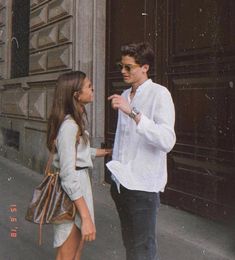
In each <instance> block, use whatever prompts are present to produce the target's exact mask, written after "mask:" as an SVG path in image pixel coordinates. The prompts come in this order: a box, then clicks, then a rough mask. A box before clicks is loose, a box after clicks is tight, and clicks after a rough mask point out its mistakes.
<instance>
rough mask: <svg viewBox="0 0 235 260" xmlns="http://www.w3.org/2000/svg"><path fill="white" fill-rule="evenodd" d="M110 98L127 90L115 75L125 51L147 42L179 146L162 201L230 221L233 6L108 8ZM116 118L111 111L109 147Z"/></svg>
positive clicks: (234, 166)
mask: <svg viewBox="0 0 235 260" xmlns="http://www.w3.org/2000/svg"><path fill="white" fill-rule="evenodd" d="M107 13H108V22H107V70H106V72H107V74H106V78H107V85H106V86H107V89H106V95H107V96H108V95H110V94H112V93H114V92H117V93H121V92H122V90H123V89H124V88H125V86H124V84H123V83H122V81H121V77H120V75H119V74H118V72H117V71H116V69H115V66H114V64H115V62H116V61H117V60H118V58H119V49H120V45H121V44H123V43H125V42H131V41H142V40H145V39H146V40H149V41H150V42H151V43H152V44H153V46H154V48H155V53H156V57H155V58H156V64H155V68H154V71H153V74H152V77H153V79H154V80H156V81H157V82H158V83H160V84H163V85H165V86H166V87H168V89H169V90H170V91H171V93H172V97H173V100H174V103H175V108H176V128H175V129H176V134H177V144H176V145H175V147H174V149H173V151H172V152H171V153H170V154H169V156H168V172H169V179H168V185H167V188H166V191H165V193H164V194H162V201H163V202H164V203H168V204H170V205H174V206H176V207H179V208H181V209H184V210H187V211H190V212H193V213H196V214H198V215H202V216H206V217H209V218H214V219H228V217H229V216H231V214H232V212H233V211H234V208H235V206H234V202H233V201H234V198H235V189H234V187H235V163H234V161H235V121H234V116H235V86H234V84H235V2H234V1H233V0H227V1H223V0H198V1H188V0H177V1H174V0H155V1H130V0H129V1H124V0H123V1H108V10H107ZM116 116H117V115H116V114H115V112H114V111H113V110H112V109H111V108H110V104H108V103H107V106H106V122H105V125H106V140H107V142H108V143H109V144H110V143H112V141H113V138H114V132H115V127H116Z"/></svg>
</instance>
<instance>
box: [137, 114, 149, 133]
mask: <svg viewBox="0 0 235 260" xmlns="http://www.w3.org/2000/svg"><path fill="white" fill-rule="evenodd" d="M150 124H151V122H150ZM148 127H149V119H148V118H147V117H146V116H145V115H143V114H142V113H141V117H140V121H139V123H138V124H137V128H136V130H137V133H140V134H142V133H144V132H145V131H146V129H148Z"/></svg>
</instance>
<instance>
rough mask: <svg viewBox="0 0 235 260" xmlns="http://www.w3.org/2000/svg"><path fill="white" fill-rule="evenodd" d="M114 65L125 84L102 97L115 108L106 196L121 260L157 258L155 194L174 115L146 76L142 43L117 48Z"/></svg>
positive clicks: (161, 183)
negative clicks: (115, 219)
mask: <svg viewBox="0 0 235 260" xmlns="http://www.w3.org/2000/svg"><path fill="white" fill-rule="evenodd" d="M121 55H122V59H121V62H120V63H119V67H120V70H121V73H122V76H123V79H124V82H125V83H127V84H129V85H131V88H129V89H127V90H125V91H124V92H123V94H122V95H117V94H114V95H112V96H110V97H109V98H108V99H109V100H111V102H112V107H113V109H118V123H117V130H116V135H115V142H114V148H113V156H112V161H110V162H108V163H107V167H108V169H109V170H110V171H111V173H112V179H113V180H114V181H113V183H112V185H111V195H112V198H113V200H114V202H115V204H116V208H117V211H118V213H119V217H120V222H121V228H122V237H123V242H124V246H125V248H126V259H127V260H156V259H158V256H157V255H158V254H157V247H156V242H155V231H156V218H157V211H158V208H159V203H160V201H159V192H160V191H164V187H165V185H166V182H167V158H166V155H167V153H168V152H170V150H171V149H172V148H173V146H174V144H175V139H176V138H175V132H174V121H175V112H174V104H173V102H172V98H171V95H170V93H169V91H168V90H167V88H165V87H163V86H161V85H159V84H156V83H154V82H152V80H151V79H149V78H148V72H149V69H150V66H151V65H152V64H153V60H154V53H153V50H152V48H151V46H150V45H149V44H148V43H137V44H129V45H125V46H122V48H121Z"/></svg>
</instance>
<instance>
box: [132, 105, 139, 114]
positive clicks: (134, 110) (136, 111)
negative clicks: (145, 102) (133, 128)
mask: <svg viewBox="0 0 235 260" xmlns="http://www.w3.org/2000/svg"><path fill="white" fill-rule="evenodd" d="M132 111H133V112H134V113H135V114H136V115H138V114H139V113H140V112H139V111H138V110H137V109H136V107H133V109H132Z"/></svg>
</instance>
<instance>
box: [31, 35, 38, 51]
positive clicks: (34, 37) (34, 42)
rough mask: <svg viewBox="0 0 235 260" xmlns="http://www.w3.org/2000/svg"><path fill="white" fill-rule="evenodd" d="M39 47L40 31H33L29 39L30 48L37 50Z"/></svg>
mask: <svg viewBox="0 0 235 260" xmlns="http://www.w3.org/2000/svg"><path fill="white" fill-rule="evenodd" d="M37 47H38V33H33V34H31V36H30V40H29V49H30V50H36V49H37Z"/></svg>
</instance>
